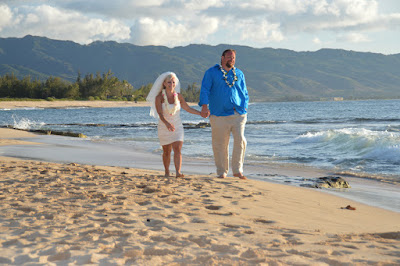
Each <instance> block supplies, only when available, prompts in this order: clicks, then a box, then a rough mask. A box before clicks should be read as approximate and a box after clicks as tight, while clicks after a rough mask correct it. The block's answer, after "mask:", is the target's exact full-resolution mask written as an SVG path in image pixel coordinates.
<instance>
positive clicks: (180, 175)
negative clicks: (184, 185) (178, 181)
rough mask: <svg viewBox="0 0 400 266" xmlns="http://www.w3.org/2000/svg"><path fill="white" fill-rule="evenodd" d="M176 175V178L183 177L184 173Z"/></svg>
mask: <svg viewBox="0 0 400 266" xmlns="http://www.w3.org/2000/svg"><path fill="white" fill-rule="evenodd" d="M176 177H177V178H178V177H185V175H184V174H182V173H178V174H176Z"/></svg>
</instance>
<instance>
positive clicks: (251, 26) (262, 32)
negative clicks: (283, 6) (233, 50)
mask: <svg viewBox="0 0 400 266" xmlns="http://www.w3.org/2000/svg"><path fill="white" fill-rule="evenodd" d="M240 24H241V25H242V26H241V27H240V29H241V40H249V39H250V40H253V41H254V42H256V43H260V44H264V43H268V42H270V41H274V42H279V41H282V40H283V39H284V37H283V34H282V33H281V31H280V30H279V24H273V23H269V22H268V21H260V22H254V21H252V20H243V21H241V22H240Z"/></svg>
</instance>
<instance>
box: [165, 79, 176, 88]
mask: <svg viewBox="0 0 400 266" xmlns="http://www.w3.org/2000/svg"><path fill="white" fill-rule="evenodd" d="M175 86H176V85H175V78H174V77H171V78H167V79H166V80H165V81H164V87H165V89H166V90H169V91H174V90H175Z"/></svg>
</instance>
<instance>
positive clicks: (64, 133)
mask: <svg viewBox="0 0 400 266" xmlns="http://www.w3.org/2000/svg"><path fill="white" fill-rule="evenodd" d="M8 128H12V129H16V130H23V131H28V132H32V133H36V134H45V135H59V136H66V137H74V138H86V137H87V136H86V135H85V134H82V133H75V132H70V131H54V130H47V129H20V128H15V127H12V126H8Z"/></svg>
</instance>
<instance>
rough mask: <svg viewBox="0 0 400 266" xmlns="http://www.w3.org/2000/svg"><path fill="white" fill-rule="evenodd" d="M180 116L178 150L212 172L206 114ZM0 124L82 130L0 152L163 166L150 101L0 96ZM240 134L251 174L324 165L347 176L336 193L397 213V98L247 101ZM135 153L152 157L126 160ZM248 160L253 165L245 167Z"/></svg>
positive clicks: (399, 199)
mask: <svg viewBox="0 0 400 266" xmlns="http://www.w3.org/2000/svg"><path fill="white" fill-rule="evenodd" d="M194 108H198V109H200V108H199V107H194ZM181 115H182V120H183V123H184V127H185V142H184V145H183V149H182V153H183V155H184V156H185V157H186V158H189V159H191V162H192V163H193V162H196V163H197V162H199V161H208V165H207V166H206V168H204V167H203V169H206V171H209V173H211V172H213V171H215V169H214V168H215V167H214V166H213V163H212V162H213V160H212V148H211V128H210V127H209V126H208V122H209V121H208V119H204V118H201V117H199V116H195V115H192V114H189V113H187V112H185V111H182V112H181ZM0 126H2V127H8V126H10V127H14V128H19V129H25V130H30V129H31V130H35V129H41V130H52V131H63V132H74V133H83V134H85V135H87V136H88V138H86V139H79V138H68V139H66V138H64V137H53V138H43V140H44V142H47V144H49V145H57V146H58V147H61V148H62V149H54V148H51V147H49V148H46V145H44V146H40V147H20V146H14V147H4V146H3V147H0V155H4V156H15V157H26V158H33V159H43V160H54V161H71V158H72V159H74V158H77V157H79V158H80V159H81V160H82V163H92V164H102V163H106V164H107V165H115V166H129V167H139V168H141V167H145V168H147V167H149V168H150V169H160V170H161V169H162V163H161V158H160V153H161V147H160V145H159V142H158V138H157V120H155V119H154V118H152V117H150V116H149V107H124V108H68V109H38V108H30V109H26V108H25V109H13V110H7V109H4V108H3V109H2V108H1V102H0ZM245 136H246V138H247V142H248V146H247V151H246V158H245V165H244V167H245V172H246V173H247V175H248V176H249V177H250V178H255V179H261V180H266V179H268V180H272V181H274V178H275V179H276V180H275V181H278V182H288V180H285V177H283V178H282V177H279V176H278V177H274V176H271V175H268V173H265V169H267V168H263V166H264V165H270V164H274V163H276V164H279V165H282V164H283V165H284V164H290V165H292V164H295V165H299V166H310V167H315V168H319V169H324V170H327V171H329V172H332V173H335V174H339V175H342V176H345V177H346V178H351V181H352V182H351V184H354V185H355V186H353V189H352V193H347V192H341V196H343V197H350V198H352V199H355V200H358V201H360V202H363V203H367V204H370V205H374V206H379V207H384V208H386V209H389V210H394V211H398V212H400V100H374V101H372V100H371V101H340V102H276V103H251V104H250V105H249V109H248V122H247V125H246V130H245ZM230 145H231V146H232V141H231V144H230ZM58 150H59V151H58ZM90 150H91V151H92V152H90ZM93 150H95V153H96V156H93ZM230 150H231V148H230ZM27 152H28V153H29V154H27V155H25V153H27ZM133 152H137V153H136V155H133ZM142 153H146V154H150V155H152V156H150V157H149V156H147V155H146V156H142V157H143V158H142V159H140V160H137V159H136V161H135V162H132V160H131V158H132V156H135V157H136V158H141V154H142ZM77 154H78V155H77ZM68 156H69V157H68ZM74 156H75V157H74ZM199 158H200V159H201V160H198V159H199ZM200 163H201V162H200ZM184 164H185V161H184ZM192 165H193V164H192ZM250 166H251V169H253V170H254V171H253V172H250V171H246V167H247V169H249V168H250ZM183 170H185V165H183ZM252 175H253V176H252ZM290 182H294V183H296V180H293V179H291V180H290ZM299 182H300V183H301V182H304V180H299ZM377 184H378V185H377Z"/></svg>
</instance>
